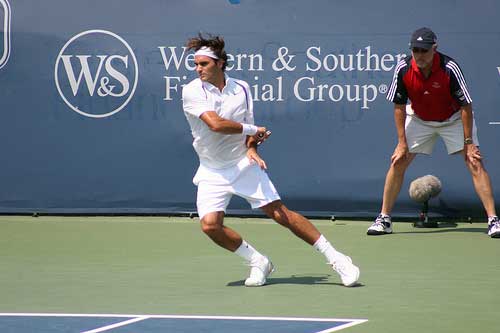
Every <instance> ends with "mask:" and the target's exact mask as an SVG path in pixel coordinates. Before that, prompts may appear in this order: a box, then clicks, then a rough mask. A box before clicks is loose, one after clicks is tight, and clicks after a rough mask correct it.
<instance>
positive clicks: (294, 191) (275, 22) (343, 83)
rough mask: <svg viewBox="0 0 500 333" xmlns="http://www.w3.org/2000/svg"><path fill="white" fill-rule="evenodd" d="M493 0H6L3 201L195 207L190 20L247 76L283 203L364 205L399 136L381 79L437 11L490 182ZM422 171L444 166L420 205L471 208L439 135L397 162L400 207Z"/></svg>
mask: <svg viewBox="0 0 500 333" xmlns="http://www.w3.org/2000/svg"><path fill="white" fill-rule="evenodd" d="M498 12H500V3H498V2H496V1H493V0H485V1H481V2H480V3H477V2H470V1H465V0H456V1H438V2H435V1H431V0H421V1H418V2H414V3H406V2H400V1H390V0H382V1H367V0H353V1H337V0H315V1H303V0H288V1H263V0H240V1H235V0H233V1H228V0H213V1H202V0H184V1H163V0H143V1H132V0H108V1H98V0H85V1H76V0H69V1H68V0H52V1H33V0H22V1H21V0H0V17H1V22H0V27H1V29H2V34H1V37H2V40H1V42H0V87H1V89H0V111H1V113H0V117H1V119H0V147H1V151H2V163H1V164H0V180H1V181H0V185H1V186H0V212H3V213H23V212H31V211H38V212H48V213H51V212H52V213H64V212H67V213H168V212H190V211H195V201H196V188H195V186H194V185H193V184H192V177H193V175H194V173H195V171H196V168H197V166H198V159H197V156H196V154H195V152H194V150H193V148H192V146H191V143H192V137H191V133H190V130H189V126H188V123H187V121H186V119H185V116H184V114H183V111H182V101H181V91H182V86H183V85H184V84H186V83H188V82H189V81H190V80H192V79H193V78H195V77H196V73H195V72H194V57H193V55H192V53H191V52H188V51H186V49H185V47H184V45H185V42H186V40H187V39H188V38H190V37H193V36H196V35H197V33H198V32H204V33H212V34H216V35H221V36H223V37H224V38H225V41H226V50H227V52H228V53H229V61H228V66H227V73H228V75H229V76H232V77H235V78H238V79H243V80H246V81H247V82H248V83H249V85H250V87H251V92H252V94H253V99H254V112H255V118H256V123H257V124H259V125H263V126H266V127H268V128H270V129H271V130H272V131H273V135H272V137H271V138H270V140H269V141H267V142H266V143H265V144H264V145H263V146H262V148H261V150H260V151H261V154H262V156H263V157H264V159H265V160H266V162H267V164H268V167H269V174H270V177H271V179H272V180H273V182H274V183H275V185H276V187H277V189H278V191H279V192H280V195H281V196H282V198H283V199H284V201H285V203H287V204H288V206H290V207H291V208H293V209H297V210H301V211H308V212H322V213H325V214H330V213H334V214H338V215H342V214H346V215H352V216H364V215H370V216H371V215H373V214H376V213H377V212H378V210H379V209H380V203H381V196H382V190H383V184H384V179H385V174H386V171H387V169H388V167H389V163H390V156H391V154H392V152H393V150H394V147H395V145H396V143H397V138H396V131H395V127H394V121H393V106H392V104H391V103H390V102H389V101H387V100H386V99H385V95H386V92H387V90H388V85H389V84H390V82H391V79H392V75H393V72H394V68H395V65H396V64H397V62H398V60H399V59H401V58H402V57H404V56H405V55H407V54H408V53H409V49H408V41H409V37H410V34H411V32H412V31H413V30H415V29H416V28H419V27H421V26H428V27H431V28H432V29H433V30H434V31H435V32H436V34H437V36H438V50H439V51H441V52H443V53H445V54H447V55H449V56H451V57H453V58H454V59H455V60H456V61H457V62H458V63H459V64H460V66H461V68H462V71H463V72H464V74H465V77H466V80H467V83H468V86H469V89H470V92H471V95H472V99H473V106H474V110H475V119H476V123H477V127H478V130H479V132H478V133H479V140H480V142H481V152H482V154H483V155H484V163H485V166H486V168H487V170H488V171H489V173H490V177H491V180H492V183H493V187H494V192H495V195H496V197H498V198H500V192H499V191H500V184H499V180H500V168H499V167H498V166H499V165H500V154H498V146H497V145H498V143H499V137H500V109H499V108H498V105H499V104H500V103H499V102H500V94H499V93H498V92H500V59H499V58H498V56H497V54H498V53H499V52H500V43H499V42H500V25H498V23H497V22H498V20H497V17H496V16H497V13H498ZM464 22H467V24H464ZM426 174H433V175H436V176H437V177H439V178H440V179H441V181H442V184H443V191H442V193H441V194H440V196H439V197H438V199H434V201H431V211H434V212H438V213H441V214H443V215H447V216H457V215H463V214H467V215H481V214H483V212H482V206H481V203H480V201H479V199H478V198H477V195H476V193H475V191H474V188H473V185H472V181H471V177H470V175H469V172H468V171H467V169H466V167H465V164H464V162H463V158H462V157H461V156H448V155H447V153H446V150H445V148H444V144H443V143H442V142H439V143H438V144H437V146H436V147H435V150H434V153H433V155H432V156H431V157H427V156H419V157H417V159H416V160H415V162H414V163H413V165H412V166H411V167H410V169H409V170H408V172H407V174H406V178H405V182H404V184H403V188H402V191H401V194H400V196H399V199H398V202H397V204H396V207H395V211H396V214H398V213H399V214H406V213H410V214H415V212H416V211H418V209H419V206H418V204H416V203H413V202H412V201H411V199H410V198H409V196H408V186H409V183H410V182H411V181H412V180H413V179H415V178H417V177H420V176H423V175H426ZM231 210H233V211H239V212H249V211H250V207H249V206H248V205H247V203H246V202H244V201H243V200H241V199H236V198H235V199H233V202H232V203H231V205H230V211H231Z"/></svg>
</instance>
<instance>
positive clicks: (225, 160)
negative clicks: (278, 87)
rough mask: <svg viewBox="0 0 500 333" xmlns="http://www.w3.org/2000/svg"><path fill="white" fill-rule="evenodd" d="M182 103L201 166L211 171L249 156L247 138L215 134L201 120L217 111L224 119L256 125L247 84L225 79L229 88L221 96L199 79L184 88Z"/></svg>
mask: <svg viewBox="0 0 500 333" xmlns="http://www.w3.org/2000/svg"><path fill="white" fill-rule="evenodd" d="M182 99H183V109H184V114H185V115H186V118H187V120H188V122H189V126H190V127H191V133H192V135H193V138H194V140H193V147H194V149H195V151H196V153H197V154H198V156H199V158H200V164H201V165H203V166H206V167H209V168H212V169H224V168H228V167H231V166H234V165H236V164H237V163H238V162H239V161H240V160H241V159H242V158H243V157H244V156H245V155H246V152H247V147H246V145H245V140H246V135H243V134H220V133H216V132H213V131H211V130H210V128H209V127H208V126H207V124H205V123H204V122H203V120H201V119H200V116H201V115H202V114H203V113H204V112H206V111H215V112H217V114H218V115H219V116H220V117H222V118H224V119H229V120H233V121H236V122H239V123H246V124H252V125H253V124H254V117H253V102H252V96H251V95H250V87H249V86H248V84H247V83H246V82H245V81H241V80H236V79H232V78H229V77H228V76H226V86H225V87H224V89H223V90H222V92H221V91H220V90H219V89H218V88H217V87H215V86H214V85H212V84H211V83H208V82H204V81H201V80H200V79H199V78H198V79H195V80H193V81H191V82H189V83H188V84H187V85H186V86H184V88H183V89H182Z"/></svg>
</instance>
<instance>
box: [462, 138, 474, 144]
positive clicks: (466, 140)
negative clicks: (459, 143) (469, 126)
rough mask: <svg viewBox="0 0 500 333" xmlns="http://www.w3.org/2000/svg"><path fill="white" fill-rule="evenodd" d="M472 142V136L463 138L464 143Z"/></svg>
mask: <svg viewBox="0 0 500 333" xmlns="http://www.w3.org/2000/svg"><path fill="white" fill-rule="evenodd" d="M472 143H473V142H472V138H465V139H464V145H471V144H472Z"/></svg>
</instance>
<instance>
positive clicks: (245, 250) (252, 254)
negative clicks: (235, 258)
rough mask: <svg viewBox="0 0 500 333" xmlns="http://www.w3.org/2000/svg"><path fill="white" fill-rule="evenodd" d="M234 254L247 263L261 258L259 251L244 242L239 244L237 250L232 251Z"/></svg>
mask: <svg viewBox="0 0 500 333" xmlns="http://www.w3.org/2000/svg"><path fill="white" fill-rule="evenodd" d="M234 253H235V254H237V255H239V256H240V257H242V258H243V259H245V260H246V261H248V262H251V261H252V260H254V259H256V258H259V257H261V256H263V255H262V254H261V253H260V252H259V251H257V250H256V249H254V248H253V246H252V245H250V244H248V243H247V242H246V241H245V240H243V242H241V245H240V247H239V248H237V249H236V251H234Z"/></svg>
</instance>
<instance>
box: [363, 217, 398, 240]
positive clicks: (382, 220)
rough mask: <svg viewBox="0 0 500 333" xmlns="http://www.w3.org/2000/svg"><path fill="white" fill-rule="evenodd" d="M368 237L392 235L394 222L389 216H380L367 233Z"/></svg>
mask: <svg viewBox="0 0 500 333" xmlns="http://www.w3.org/2000/svg"><path fill="white" fill-rule="evenodd" d="M366 234H367V235H371V236H375V235H385V234H392V221H391V217H390V216H389V215H382V214H380V215H379V216H377V218H376V219H375V222H373V224H372V225H371V226H370V227H369V228H368V230H367V231H366Z"/></svg>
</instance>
